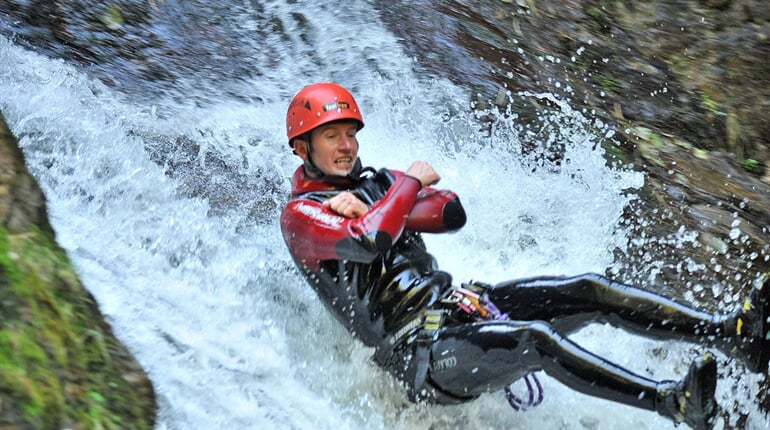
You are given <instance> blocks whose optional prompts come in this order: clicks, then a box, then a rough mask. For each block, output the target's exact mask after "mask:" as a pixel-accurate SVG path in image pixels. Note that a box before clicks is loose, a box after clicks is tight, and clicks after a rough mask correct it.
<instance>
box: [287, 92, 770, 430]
mask: <svg viewBox="0 0 770 430" xmlns="http://www.w3.org/2000/svg"><path fill="white" fill-rule="evenodd" d="M363 126H364V122H363V117H362V115H361V112H360V110H359V108H358V105H357V104H356V102H355V100H354V99H353V96H352V95H351V94H350V93H349V92H348V91H347V90H346V89H345V88H343V87H341V86H339V85H337V84H334V83H318V84H313V85H310V86H307V87H305V88H303V89H302V90H301V91H299V93H297V95H296V96H295V97H294V98H293V100H292V101H291V103H290V105H289V109H288V112H287V118H286V129H287V136H288V139H289V146H290V147H291V148H293V150H294V153H295V154H296V155H298V156H299V157H300V158H301V159H302V161H303V164H302V165H301V166H299V167H298V168H297V170H296V171H295V172H294V176H293V180H292V198H291V200H290V201H289V202H288V204H287V205H286V207H285V208H284V210H283V214H282V215H281V229H282V231H283V236H284V239H285V241H286V244H287V245H288V248H289V251H290V253H291V255H292V257H293V258H294V261H295V262H296V264H297V266H298V268H299V270H300V271H301V272H302V273H303V274H304V276H305V277H306V278H307V280H308V282H309V284H310V285H311V286H312V287H313V288H314V289H315V291H316V292H317V294H318V295H319V297H320V298H321V299H322V300H323V302H324V304H325V305H326V306H327V307H328V308H329V309H330V310H331V311H332V313H333V314H334V315H335V316H336V317H337V319H338V320H339V321H340V322H341V323H342V324H343V325H344V326H345V327H346V328H347V329H348V330H349V331H350V332H351V333H353V334H354V335H356V336H357V337H358V338H359V339H361V341H363V342H364V343H365V344H366V345H368V346H373V347H375V348H376V349H375V351H376V352H375V357H374V358H375V360H376V361H377V363H378V364H379V365H381V366H383V367H384V368H386V369H388V370H389V371H390V372H391V373H393V374H394V375H395V376H396V377H398V378H399V379H400V380H401V381H403V382H404V383H405V384H406V385H407V386H408V388H409V392H410V397H411V398H412V399H413V400H428V401H434V402H441V403H456V402H463V401H467V400H470V399H473V398H475V397H478V396H479V395H480V394H482V393H484V392H488V391H493V390H500V389H504V388H506V387H507V386H508V385H510V384H511V383H512V382H514V381H516V380H517V379H519V378H521V377H525V378H529V377H528V376H527V375H529V374H530V373H531V372H534V371H538V370H544V371H545V372H546V373H547V374H548V375H550V376H552V377H554V378H556V379H557V380H559V381H561V382H562V383H564V384H566V385H568V386H570V387H572V388H573V389H575V390H577V391H580V392H583V393H585V394H588V395H592V396H597V397H601V398H604V399H608V400H613V401H617V402H620V403H624V404H627V405H631V406H635V407H639V408H642V409H646V410H651V411H656V412H658V413H660V414H661V415H663V416H666V417H669V418H671V419H672V420H674V421H676V422H682V421H684V422H686V423H687V424H689V425H690V426H692V427H693V428H708V427H709V426H710V424H709V423H710V421H711V419H712V417H713V416H714V414H715V413H716V410H717V408H716V403H715V401H714V390H715V387H716V362H715V361H714V358H713V357H712V356H711V355H710V354H705V355H704V356H703V357H700V358H698V359H696V360H695V361H694V362H693V363H692V365H691V366H690V369H689V372H688V374H687V375H686V376H685V378H684V379H683V380H682V381H679V382H676V381H654V380H651V379H648V378H645V377H643V376H640V375H637V374H635V373H632V372H630V371H629V370H626V369H624V368H622V367H620V366H618V365H616V364H613V363H611V362H608V361H607V360H605V359H603V358H601V357H599V356H597V355H595V354H593V353H590V352H588V351H586V350H585V349H583V348H581V347H580V346H578V345H577V344H575V343H573V342H572V341H570V340H569V339H567V338H566V337H564V336H563V335H562V334H561V333H569V332H572V331H574V330H576V329H578V328H580V327H582V326H584V325H585V324H588V323H591V322H597V321H605V322H611V323H613V324H614V325H617V326H620V327H622V328H625V329H627V330H631V331H634V332H637V333H640V334H643V335H646V336H655V337H657V338H665V339H681V340H691V341H701V340H702V339H705V338H707V337H708V338H709V339H712V342H711V343H712V344H713V346H715V347H719V348H722V349H723V350H724V351H725V352H726V353H728V354H731V355H734V356H739V357H740V358H741V359H742V360H744V361H745V364H746V366H747V367H748V368H749V369H750V370H752V371H755V372H763V371H766V370H767V365H768V360H770V351H769V350H770V322H768V321H767V318H768V316H770V285H769V283H768V282H765V286H764V288H762V289H758V290H756V291H755V293H754V294H753V295H752V297H751V299H750V300H747V301H746V303H745V305H744V307H743V308H742V309H741V310H738V311H736V312H733V313H731V314H726V315H712V314H709V313H706V312H701V311H697V310H694V309H691V308H688V307H686V306H683V305H681V304H679V303H676V302H674V301H672V300H669V299H667V298H664V297H661V296H658V295H655V294H653V293H650V292H647V291H644V290H640V289H637V288H634V287H631V286H628V285H623V284H619V283H616V282H613V281H611V280H609V279H606V278H604V277H602V276H600V275H596V274H586V275H581V276H576V277H570V278H565V277H541V278H532V279H524V280H514V281H509V282H504V283H501V284H498V285H494V286H492V285H487V284H482V283H469V284H463V285H462V286H461V287H456V286H453V285H452V278H451V276H450V275H449V274H448V273H446V272H443V271H440V270H438V268H437V264H436V261H435V259H434V258H433V256H432V255H431V254H429V253H428V252H427V250H426V248H425V244H424V242H423V240H422V238H421V236H420V234H421V233H442V232H449V231H455V230H458V229H459V228H461V227H463V225H465V222H466V216H465V211H464V209H463V207H462V205H461V203H460V200H459V199H458V197H457V195H456V194H455V193H453V192H451V191H447V190H438V189H435V188H433V187H432V186H433V185H435V184H437V183H438V182H439V180H440V177H439V175H438V173H436V171H435V170H434V169H433V167H432V166H431V165H430V164H428V163H426V162H424V161H415V162H413V163H412V164H411V165H410V166H409V167H408V168H407V169H406V171H405V172H400V171H396V170H388V169H381V170H379V171H375V170H374V169H372V168H362V167H361V161H360V160H359V158H358V140H357V138H356V133H357V132H358V131H359V130H360V129H361V128H362V127H363ZM531 381H532V380H531V379H527V383H528V385H530V386H531ZM534 381H535V382H537V381H536V379H535V380H534ZM506 392H507V393H508V394H509V401H510V402H511V404H512V405H513V406H516V407H521V406H524V407H526V406H529V405H533V404H536V403H538V402H539V399H538V400H534V401H533V400H532V399H530V401H529V402H528V403H527V402H523V401H522V400H521V399H518V398H516V397H515V396H514V395H513V394H512V393H511V392H510V391H507V389H506ZM530 394H531V395H532V392H531V393H530Z"/></svg>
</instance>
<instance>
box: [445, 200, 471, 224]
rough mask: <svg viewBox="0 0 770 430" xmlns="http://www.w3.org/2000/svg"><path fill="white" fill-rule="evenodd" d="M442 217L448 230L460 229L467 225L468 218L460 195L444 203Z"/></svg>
mask: <svg viewBox="0 0 770 430" xmlns="http://www.w3.org/2000/svg"><path fill="white" fill-rule="evenodd" d="M442 218H443V221H444V227H445V228H446V229H447V230H448V231H453V230H459V229H461V228H462V227H463V226H464V225H465V222H466V221H467V220H468V218H467V216H466V215H465V209H464V208H463V205H462V203H460V198H459V197H455V198H454V199H452V200H450V201H448V202H447V203H446V204H445V205H444V210H443V213H442Z"/></svg>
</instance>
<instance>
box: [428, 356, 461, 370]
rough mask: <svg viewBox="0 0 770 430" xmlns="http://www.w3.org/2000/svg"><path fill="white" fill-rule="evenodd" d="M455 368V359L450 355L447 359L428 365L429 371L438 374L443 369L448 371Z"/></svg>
mask: <svg viewBox="0 0 770 430" xmlns="http://www.w3.org/2000/svg"><path fill="white" fill-rule="evenodd" d="M455 366H457V357H455V356H454V355H450V356H449V357H447V358H442V359H441V360H435V361H433V362H431V363H430V370H432V371H434V372H440V371H442V370H445V369H449V368H452V367H455Z"/></svg>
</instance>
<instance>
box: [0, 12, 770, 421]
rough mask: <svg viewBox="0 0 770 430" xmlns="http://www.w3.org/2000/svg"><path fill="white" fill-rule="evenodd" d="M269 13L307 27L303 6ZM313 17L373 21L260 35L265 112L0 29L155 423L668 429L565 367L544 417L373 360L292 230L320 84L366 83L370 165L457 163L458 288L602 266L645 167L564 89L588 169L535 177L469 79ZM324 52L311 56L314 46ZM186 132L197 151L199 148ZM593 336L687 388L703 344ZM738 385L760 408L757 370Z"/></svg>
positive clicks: (378, 34)
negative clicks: (118, 77)
mask: <svg viewBox="0 0 770 430" xmlns="http://www.w3.org/2000/svg"><path fill="white" fill-rule="evenodd" d="M364 5H365V4H364ZM272 7H273V9H274V10H271V11H270V13H273V14H275V16H277V17H278V18H282V19H285V22H290V21H291V20H290V19H288V18H287V17H288V16H289V15H290V14H291V13H292V9H291V7H292V6H290V5H273V6H272ZM246 12H248V11H246ZM246 12H245V13H244V15H245V16H246V17H247V16H248V13H246ZM246 17H245V18H243V19H244V21H243V25H244V26H245V27H246V26H248V25H249V21H248V19H247V18H246ZM308 17H309V18H312V20H311V26H314V27H315V28H316V30H317V32H318V34H326V33H328V32H329V31H331V30H333V29H339V28H350V27H356V26H358V27H365V28H366V31H362V32H333V37H319V38H317V39H316V40H314V41H312V42H303V41H300V40H294V41H291V43H289V42H287V41H286V40H261V41H258V42H259V43H257V41H254V40H249V41H245V42H244V43H251V44H253V45H254V46H260V44H267V45H269V47H270V48H271V49H272V50H273V51H275V52H280V53H281V54H282V58H277V59H274V60H275V61H274V65H273V66H274V67H273V68H271V69H270V70H269V73H265V74H264V75H262V76H261V77H260V78H259V80H257V81H254V82H242V83H241V87H242V88H243V89H244V91H251V92H252V93H251V94H247V95H249V96H254V97H255V98H259V99H260V100H262V101H261V102H259V103H249V104H246V103H244V102H242V101H235V100H230V99H228V98H226V97H220V96H219V95H217V94H216V92H215V88H214V89H212V88H211V87H206V88H205V89H201V90H200V92H197V93H194V94H191V96H195V97H196V98H198V99H202V100H206V101H208V102H207V103H199V104H198V106H203V107H195V106H190V105H188V104H184V103H180V102H178V101H173V100H172V99H171V98H169V99H162V98H158V99H152V100H151V101H149V102H147V103H146V104H141V103H139V102H137V101H136V100H135V99H132V100H131V101H129V100H128V99H127V98H125V97H124V96H123V95H122V94H120V93H118V92H115V91H114V90H111V89H109V88H107V87H105V86H104V85H102V84H101V83H100V82H98V81H96V80H93V79H91V78H89V77H87V76H85V75H84V74H82V73H80V72H78V71H76V70H75V69H73V68H72V67H70V66H68V65H66V64H64V63H62V62H60V61H55V60H51V59H48V58H44V57H41V56H38V55H36V54H33V53H31V52H29V51H26V50H24V49H21V48H20V47H18V46H16V45H14V44H13V43H12V42H10V41H8V40H4V39H2V40H0V64H3V67H2V68H1V69H0V109H1V110H2V112H3V113H4V115H5V116H6V118H7V120H8V122H9V124H10V126H11V128H12V130H13V132H14V133H15V134H16V135H17V136H18V137H19V139H20V143H21V146H22V148H23V149H24V152H25V154H26V157H27V164H28V166H29V167H30V169H31V170H32V172H33V174H34V175H35V176H36V177H37V179H38V180H39V181H40V183H41V185H42V187H43V189H44V191H45V193H46V196H47V198H48V205H49V213H50V216H51V221H52V224H53V226H54V228H55V230H56V232H57V238H58V241H59V243H60V244H61V245H62V246H63V247H64V248H65V249H66V250H67V251H68V253H69V255H70V256H71V258H72V259H73V261H74V263H75V265H76V267H77V270H78V272H79V274H80V276H81V278H82V280H83V281H84V283H85V285H86V286H87V287H88V289H89V290H90V291H92V293H93V294H94V295H95V296H96V298H97V300H98V302H99V305H100V307H101V310H102V311H103V313H104V314H105V315H106V316H107V317H108V319H109V321H110V322H111V324H112V325H113V326H114V328H115V331H116V333H117V335H118V336H119V337H120V339H121V340H122V341H124V342H125V343H126V344H127V345H128V346H129V348H130V349H131V350H132V352H133V353H134V354H135V355H136V356H137V358H138V359H139V361H140V362H141V364H142V365H143V366H144V368H145V369H146V370H147V371H148V373H149V375H150V378H151V379H152V382H153V384H154V387H155V389H156V392H157V396H158V400H159V405H160V414H159V417H158V425H157V428H158V430H172V429H174V430H176V429H260V428H286V429H289V428H303V429H304V428H312V429H332V428H333V429H341V428H351V429H360V428H367V429H378V428H380V429H426V428H433V429H439V428H442V429H443V428H460V429H462V428H510V429H525V428H548V429H552V428H565V429H582V428H596V429H613V428H619V427H621V426H636V427H638V428H672V427H673V425H672V424H671V423H670V422H668V421H667V420H665V419H662V418H659V417H657V416H656V415H655V414H653V413H649V412H644V411H639V410H635V409H632V408H629V407H625V406H620V405H616V404H612V403H609V402H606V401H602V400H598V399H592V398H588V397H586V396H583V395H580V394H577V393H575V392H573V391H570V390H568V389H566V388H564V387H563V386H561V385H560V384H558V383H557V382H556V381H554V380H551V379H550V378H547V377H543V380H544V386H545V390H546V400H545V402H544V403H543V404H542V405H541V406H540V407H538V408H536V409H534V410H531V411H528V412H526V413H517V412H514V411H513V410H511V409H510V408H509V407H508V406H507V404H506V402H505V400H504V398H503V396H502V394H500V393H491V394H489V395H485V396H483V397H482V398H481V399H478V400H476V401H473V402H470V403H468V404H464V405H459V406H426V405H414V404H411V403H409V402H408V401H407V399H406V396H405V394H404V392H403V390H402V389H400V387H398V386H397V385H395V384H394V382H393V380H392V379H391V378H390V377H389V376H388V375H387V374H386V373H385V372H383V371H381V370H380V369H378V368H377V367H376V366H374V365H373V364H372V362H371V361H370V359H369V356H370V354H371V352H372V351H371V350H370V349H368V348H364V347H363V346H361V345H360V344H359V343H358V342H356V341H355V340H353V339H352V338H351V337H350V336H349V335H348V334H347V333H346V332H345V331H344V330H343V329H341V328H340V327H339V326H338V325H337V324H336V322H335V321H334V320H333V319H332V318H331V316H330V315H329V314H327V312H326V311H325V310H324V308H323V307H322V305H321V304H320V302H319V301H318V300H316V298H315V296H314V295H313V293H312V291H311V290H310V289H309V288H308V287H307V286H306V285H305V283H304V280H303V279H302V278H301V277H300V276H299V275H298V273H297V272H296V271H295V269H294V266H293V264H292V262H291V260H290V257H289V255H288V253H287V251H286V249H285V246H284V244H283V241H282V239H281V236H280V231H279V226H278V221H277V220H278V214H279V213H280V209H281V207H282V205H283V203H284V202H285V201H286V196H287V195H288V191H289V185H288V181H287V178H288V177H289V176H290V174H291V172H292V171H293V169H294V168H295V167H296V165H297V164H298V158H296V157H294V156H293V155H292V154H291V152H290V151H289V149H288V147H287V145H286V141H285V135H284V129H283V124H284V122H283V121H284V119H283V115H284V113H285V110H286V105H287V103H288V99H289V98H290V96H291V94H292V93H293V92H295V91H296V90H298V89H299V88H300V87H301V86H303V85H305V84H307V83H310V82H313V81H319V80H336V81H339V82H341V83H342V84H344V85H346V86H349V87H351V88H353V89H354V92H355V93H356V95H357V99H358V102H359V104H360V105H361V106H362V110H363V113H364V117H365V121H366V127H365V128H364V129H363V130H362V131H361V133H360V134H359V138H360V141H361V144H362V147H361V153H360V155H361V157H362V159H363V161H364V164H365V165H373V166H374V167H382V166H390V167H393V168H397V169H405V168H406V167H407V166H408V164H409V162H411V161H412V160H414V159H426V160H429V161H431V162H432V163H433V164H434V165H435V166H436V168H437V170H438V171H439V172H440V173H441V174H442V177H443V179H442V182H441V184H440V185H441V186H444V187H447V188H451V189H453V190H455V191H457V192H458V193H459V194H460V196H461V198H462V200H463V202H464V204H465V206H466V208H467V211H468V214H469V224H468V226H467V227H466V228H464V229H463V230H462V231H461V232H459V233H456V234H452V235H443V236H429V237H427V238H426V239H427V242H428V246H429V247H430V249H431V250H432V251H433V253H434V254H435V255H436V257H437V258H438V260H439V263H440V265H441V266H442V268H444V269H446V270H448V271H450V272H452V273H453V274H454V276H455V279H457V280H458V281H462V280H468V279H477V280H483V281H487V282H496V281H501V280H504V279H508V278H513V277H524V276H532V275H539V274H577V273H583V272H587V271H598V272H603V271H604V270H605V268H606V267H608V266H610V265H612V263H613V258H612V250H613V249H614V248H615V247H622V246H623V244H624V242H625V238H624V236H623V231H622V229H619V228H618V227H617V223H618V220H619V217H620V215H621V212H622V210H623V208H624V206H625V205H626V204H627V203H628V199H629V197H627V196H625V195H624V193H623V190H626V189H634V188H638V187H640V186H641V184H642V180H643V178H642V177H641V176H640V175H639V174H638V173H633V172H629V171H623V170H615V169H611V168H608V167H606V165H605V161H604V159H603V157H602V153H601V150H596V149H593V148H594V147H596V146H597V145H596V143H597V142H598V139H600V138H602V137H601V136H596V135H595V134H594V133H593V132H590V131H589V130H590V128H591V127H590V126H591V125H595V124H592V123H591V122H592V120H591V119H590V117H584V116H583V115H582V114H581V113H580V112H575V111H572V109H571V108H570V106H569V105H568V104H566V103H563V102H559V101H556V102H558V103H559V104H560V105H561V112H562V113H561V114H560V115H558V116H554V117H553V118H543V122H544V123H548V124H552V125H554V124H555V125H558V128H557V129H556V130H557V131H556V132H555V133H554V134H552V135H551V136H549V137H548V138H549V139H552V140H554V141H556V142H558V143H561V144H563V145H565V146H566V150H567V157H566V158H568V159H569V160H570V161H569V162H568V163H565V164H564V165H563V166H562V167H561V168H560V169H558V170H554V171H549V169H537V170H535V171H532V169H531V168H530V167H528V166H529V164H528V163H527V162H526V161H525V160H522V158H521V156H520V155H518V151H517V150H516V149H517V142H516V140H515V139H514V138H512V137H511V136H510V135H509V134H508V133H505V132H504V130H502V131H499V132H498V133H496V134H493V135H492V137H486V136H485V135H484V133H481V132H479V131H478V130H477V129H478V123H477V122H476V120H475V119H473V118H472V116H471V115H470V114H468V113H466V112H467V111H468V109H467V107H468V106H467V100H469V98H470V97H468V95H467V94H465V93H464V91H463V90H462V89H460V88H457V87H455V86H453V85H451V84H449V83H447V82H443V81H435V80H429V79H427V78H421V77H419V76H415V75H413V74H412V72H411V69H412V68H411V62H410V61H411V60H410V59H408V58H406V57H405V56H404V55H403V54H402V53H401V51H400V48H399V46H398V44H397V43H396V40H395V39H394V38H393V37H392V36H391V35H390V34H388V33H387V32H386V31H385V30H384V29H383V28H382V26H381V25H380V24H379V23H378V22H377V21H376V17H372V16H371V12H370V11H368V9H367V8H365V7H363V6H361V7H360V9H357V8H355V7H352V8H351V9H350V10H348V12H347V13H346V14H345V16H344V18H339V17H338V14H337V13H336V11H334V10H327V9H323V8H320V9H319V12H318V13H317V14H314V15H313V16H310V15H308ZM303 43H309V44H310V45H309V46H305V45H303ZM310 48H312V49H313V50H314V51H315V52H316V57H315V58H314V59H308V57H307V56H305V55H302V53H303V52H305V51H306V50H308V49H310ZM361 64H364V66H361ZM187 90H190V88H189V87H187ZM212 91H214V92H212ZM538 97H549V96H548V95H541V96H538ZM450 111H451V112H454V113H452V114H451V115H449V114H448V113H449V112H450ZM448 118H449V119H448ZM508 125H509V126H510V127H517V126H518V125H517V124H516V122H515V121H513V122H510V123H508ZM600 128H601V125H600ZM183 137H184V138H187V139H188V141H189V140H192V141H194V142H195V144H196V145H197V146H192V147H187V149H183V148H182V147H183V145H182V143H180V142H183V141H184V139H182V138H183ZM189 148H193V149H189ZM183 159H184V160H186V162H187V163H186V164H185V163H183ZM158 160H161V161H158ZM179 166H184V169H182V168H180V167H179ZM238 181H240V182H239V184H240V186H237V185H236V184H234V183H235V182H238ZM575 339H577V340H579V341H580V342H581V343H582V344H583V345H585V346H586V347H588V348H589V349H592V350H595V351H597V352H601V353H605V354H606V355H607V356H608V358H610V359H612V360H615V361H617V362H619V363H620V364H622V365H627V366H628V367H629V368H632V369H635V370H637V371H638V372H640V373H642V374H647V375H650V376H652V377H655V378H678V377H679V375H682V374H683V373H684V372H685V371H686V366H687V364H688V360H689V358H688V357H690V356H691V355H692V353H691V351H689V350H688V346H687V345H681V346H679V345H665V346H664V349H663V351H665V353H667V354H668V355H667V357H665V358H662V357H660V356H659V355H656V351H658V350H656V348H659V347H661V346H662V345H660V344H659V343H656V342H653V341H651V340H647V339H640V338H638V337H634V336H630V335H628V334H625V333H623V332H621V331H618V330H616V329H612V328H608V327H591V328H588V329H586V330H584V331H582V332H580V333H578V334H576V335H575ZM742 381H744V382H743V385H742V386H741V387H743V388H742V389H744V390H748V391H749V394H746V396H749V398H751V397H750V396H751V394H750V391H751V390H754V393H756V390H757V389H758V388H757V383H756V380H755V379H751V378H744V379H743V380H742ZM734 389H735V385H734V384H732V385H730V386H729V387H727V388H723V384H722V382H720V396H721V397H720V402H724V403H726V404H729V403H730V402H731V401H733V397H734V395H733V393H732V392H731V391H732V390H734ZM755 395H756V394H755ZM740 405H741V407H743V408H745V409H746V410H747V411H748V412H749V413H750V415H751V416H752V419H753V420H754V421H751V422H750V423H749V425H750V426H756V427H754V428H761V427H760V426H764V425H766V424H767V419H766V418H765V417H762V416H760V414H759V413H758V412H753V411H754V410H753V409H751V408H752V405H751V404H750V402H742V403H740Z"/></svg>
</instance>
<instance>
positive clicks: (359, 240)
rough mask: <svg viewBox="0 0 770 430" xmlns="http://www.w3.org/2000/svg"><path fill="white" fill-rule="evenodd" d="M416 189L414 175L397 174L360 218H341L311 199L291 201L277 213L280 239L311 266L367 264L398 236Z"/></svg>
mask: <svg viewBox="0 0 770 430" xmlns="http://www.w3.org/2000/svg"><path fill="white" fill-rule="evenodd" d="M419 190H420V183H419V181H417V180H416V179H415V178H411V177H407V176H402V177H399V178H398V179H396V181H395V182H394V183H393V185H392V186H391V187H390V189H389V190H388V192H387V193H386V194H385V196H384V197H383V198H382V199H380V200H379V201H378V202H377V203H375V204H374V205H373V206H372V208H371V209H370V210H369V212H367V213H366V215H364V216H363V217H361V218H345V217H342V216H340V215H337V214H336V213H334V212H332V211H330V210H328V209H326V208H324V207H323V205H322V204H321V203H318V202H315V201H312V200H306V199H301V198H300V199H295V200H292V201H290V202H289V203H288V204H287V205H286V207H285V208H284V209H283V213H282V214H281V230H282V231H283V237H284V240H285V241H286V244H287V245H288V247H289V250H290V252H291V253H292V255H293V256H294V258H295V259H297V260H298V261H300V262H301V263H303V264H306V265H308V266H311V267H314V266H316V265H317V264H318V262H319V261H320V260H331V259H334V260H337V259H339V260H349V261H356V262H363V263H370V262H371V261H372V260H374V258H375V257H376V256H377V255H378V254H380V253H382V252H385V251H387V250H388V249H390V248H391V247H392V246H393V244H394V243H395V242H396V240H398V238H399V236H401V233H402V232H403V231H404V227H405V225H406V220H407V216H408V214H409V211H410V210H411V209H412V207H413V206H414V203H415V200H416V198H417V193H418V191H419Z"/></svg>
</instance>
